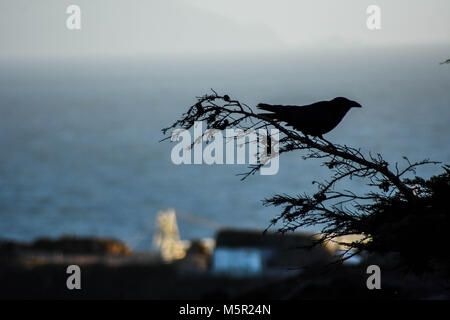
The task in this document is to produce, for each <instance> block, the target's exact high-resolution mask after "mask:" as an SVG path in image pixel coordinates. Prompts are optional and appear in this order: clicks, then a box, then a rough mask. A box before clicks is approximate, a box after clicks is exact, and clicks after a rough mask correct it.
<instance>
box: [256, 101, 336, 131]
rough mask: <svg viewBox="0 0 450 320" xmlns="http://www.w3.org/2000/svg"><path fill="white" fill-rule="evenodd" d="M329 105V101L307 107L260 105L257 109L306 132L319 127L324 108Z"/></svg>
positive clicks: (265, 114)
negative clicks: (318, 122) (318, 123)
mask: <svg viewBox="0 0 450 320" xmlns="http://www.w3.org/2000/svg"><path fill="white" fill-rule="evenodd" d="M328 104H329V102H328V101H320V102H316V103H313V104H309V105H305V106H284V105H270V104H265V103H260V104H258V105H257V108H258V109H261V110H265V111H270V112H272V113H264V114H262V115H264V116H267V117H270V118H271V119H274V120H279V121H284V122H286V123H287V124H289V125H290V126H292V127H294V128H295V129H297V130H300V131H304V130H305V129H306V130H307V131H309V129H311V128H312V127H315V126H316V125H317V121H318V119H320V117H321V116H323V115H322V113H323V108H324V107H327V106H328Z"/></svg>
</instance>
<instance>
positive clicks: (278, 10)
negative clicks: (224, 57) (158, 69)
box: [0, 0, 450, 57]
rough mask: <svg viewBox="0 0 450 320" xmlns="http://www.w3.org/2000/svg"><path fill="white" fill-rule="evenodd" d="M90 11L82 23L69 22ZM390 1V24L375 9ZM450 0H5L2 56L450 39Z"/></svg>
mask: <svg viewBox="0 0 450 320" xmlns="http://www.w3.org/2000/svg"><path fill="white" fill-rule="evenodd" d="M70 4H77V5H79V6H80V8H81V13H82V17H81V24H82V29H81V30H77V31H70V30H68V29H67V28H66V19H67V17H68V15H67V14H66V8H67V6H68V5H70ZM371 4H376V5H378V6H379V7H380V8H381V27H382V28H381V30H376V31H370V30H368V29H367V27H366V19H367V17H368V15H367V13H366V9H367V7H368V6H369V5H371ZM449 12H450V1H449V0H430V1H423V0H377V1H366V0H342V1H336V0H316V1H301V0H277V1H275V0H247V1H245V0H165V1H164V0H159V1H156V0H70V1H66V0H33V1H31V0H1V2H0V50H1V51H0V55H1V56H20V57H21V56H25V57H26V56H56V57H58V56H97V57H104V56H123V55H125V56H128V55H133V56H147V57H148V56H160V55H184V54H186V55H197V54H205V53H206V54H208V53H225V54H236V53H248V52H250V53H261V52H284V51H295V50H299V49H300V48H320V47H337V48H341V49H346V48H352V47H355V46H371V45H375V46H382V45H424V46H425V45H433V44H450V19H449Z"/></svg>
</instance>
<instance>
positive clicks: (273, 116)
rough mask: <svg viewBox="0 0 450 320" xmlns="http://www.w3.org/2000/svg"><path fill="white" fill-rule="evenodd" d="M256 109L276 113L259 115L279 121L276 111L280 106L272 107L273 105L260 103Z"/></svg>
mask: <svg viewBox="0 0 450 320" xmlns="http://www.w3.org/2000/svg"><path fill="white" fill-rule="evenodd" d="M256 107H257V108H258V109H261V110H266V111H271V112H274V113H258V115H260V116H264V117H267V118H270V119H274V120H276V119H277V114H276V113H275V111H276V109H277V107H278V106H276V105H272V104H266V103H260V104H258V105H257V106H256Z"/></svg>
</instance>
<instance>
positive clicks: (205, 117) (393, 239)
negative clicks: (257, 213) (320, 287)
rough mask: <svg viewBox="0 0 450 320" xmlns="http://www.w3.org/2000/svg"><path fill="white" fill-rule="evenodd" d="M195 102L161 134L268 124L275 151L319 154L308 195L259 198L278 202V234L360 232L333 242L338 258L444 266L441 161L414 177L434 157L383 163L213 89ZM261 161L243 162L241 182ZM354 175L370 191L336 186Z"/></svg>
mask: <svg viewBox="0 0 450 320" xmlns="http://www.w3.org/2000/svg"><path fill="white" fill-rule="evenodd" d="M197 99H198V100H197V102H196V103H195V104H194V105H192V106H191V107H190V108H189V109H188V110H187V112H186V113H185V114H183V116H182V118H181V119H179V120H178V121H176V122H175V123H173V124H172V125H171V126H169V127H167V128H165V129H163V130H162V131H163V133H164V134H171V133H172V131H173V130H175V129H178V128H183V129H191V128H192V127H193V125H194V122H195V121H205V122H206V123H207V125H208V128H214V129H221V130H223V129H226V128H239V129H242V130H249V129H268V128H270V127H274V128H277V129H278V130H279V131H280V138H279V141H277V143H278V146H279V154H283V153H286V152H292V151H300V152H302V156H303V159H320V160H322V163H323V165H324V166H326V167H328V168H329V170H330V171H331V177H330V178H329V179H328V180H326V181H321V182H318V181H314V182H313V183H314V184H316V185H317V187H318V189H317V191H316V192H315V193H313V194H306V193H304V194H299V195H296V196H290V195H286V194H282V195H281V194H277V195H275V196H273V197H272V198H269V199H265V200H264V202H263V203H264V205H267V206H269V205H272V206H276V207H281V213H280V214H279V215H278V216H277V217H275V218H274V219H273V220H272V221H271V224H270V226H269V228H270V227H273V226H275V227H276V226H278V227H277V229H278V231H279V232H282V233H284V232H289V231H294V230H296V229H298V228H304V227H309V226H321V229H322V230H321V233H320V238H319V239H318V240H317V244H321V243H322V244H323V243H325V242H328V241H335V242H336V241H339V240H337V239H342V238H343V237H342V236H348V235H355V234H357V235H360V236H361V237H360V238H358V240H354V241H339V244H341V245H344V246H346V247H347V248H348V252H349V253H350V254H346V255H345V256H344V255H342V256H341V257H340V261H343V260H345V259H348V258H350V257H351V256H353V255H355V254H358V253H360V252H361V251H365V252H373V253H381V254H383V253H388V252H395V253H397V254H398V255H399V256H400V258H401V261H402V262H403V263H404V264H403V265H407V266H410V267H411V268H413V269H416V270H420V271H423V270H425V269H426V268H434V267H436V266H442V265H443V264H445V265H450V264H449V263H448V262H449V253H448V252H449V250H447V249H446V247H445V246H446V242H447V233H448V230H450V206H449V204H448V201H447V200H448V199H449V196H450V170H449V169H450V168H449V167H447V166H445V167H444V168H445V173H443V174H442V175H440V176H436V177H432V178H430V179H428V180H426V179H422V178H419V177H415V169H416V168H417V167H419V166H422V165H426V164H437V163H438V162H434V161H430V160H423V161H420V162H414V163H411V162H409V160H408V159H407V158H406V157H405V158H404V164H403V166H402V167H400V164H399V163H394V164H393V165H390V164H389V163H388V162H387V161H386V160H384V159H383V157H382V156H381V155H380V154H375V155H374V154H371V153H370V152H369V153H364V152H363V151H362V150H361V149H360V148H355V147H350V146H347V145H339V144H332V143H330V142H329V141H327V140H325V139H323V138H321V137H315V136H308V135H305V134H303V133H301V132H298V131H295V130H293V129H289V128H288V127H287V126H285V125H282V124H281V123H280V122H278V121H276V120H275V119H273V118H272V117H267V116H266V115H264V114H259V113H255V112H254V111H253V109H252V108H251V107H249V106H248V105H246V104H244V103H241V102H239V101H238V100H233V99H231V98H230V97H229V96H228V95H219V94H217V93H216V92H215V91H214V90H213V93H212V94H209V95H204V96H202V97H198V98H197ZM169 138H170V137H167V138H166V139H169ZM164 140H165V139H164ZM197 142H198V141H197ZM194 143H195V142H194ZM263 165H264V163H258V164H257V165H252V166H250V167H249V170H248V172H246V173H245V174H243V179H245V178H247V177H248V176H249V175H252V174H254V173H255V172H257V171H258V170H259V169H260V168H261V167H262V166H263ZM353 178H360V179H363V180H364V181H365V182H366V184H367V186H368V189H369V190H370V191H366V192H364V193H362V192H361V191H360V190H340V189H339V188H338V186H337V184H338V183H339V182H341V181H343V180H345V179H353ZM444 244H445V245H444Z"/></svg>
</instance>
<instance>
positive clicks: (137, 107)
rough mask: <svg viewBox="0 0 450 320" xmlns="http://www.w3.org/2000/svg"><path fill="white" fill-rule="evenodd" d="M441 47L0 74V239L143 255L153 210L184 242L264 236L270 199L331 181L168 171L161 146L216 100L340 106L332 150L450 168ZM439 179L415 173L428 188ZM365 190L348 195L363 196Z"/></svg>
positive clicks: (116, 62)
mask: <svg viewBox="0 0 450 320" xmlns="http://www.w3.org/2000/svg"><path fill="white" fill-rule="evenodd" d="M448 52H449V48H448V47H435V48H426V49H424V48H412V47H408V48H406V47H405V48H395V49H392V48H391V49H389V48H378V49H371V50H369V49H359V50H354V51H349V50H347V51H345V52H344V51H333V52H313V51H307V50H305V51H302V52H297V53H292V54H284V55H282V54H280V55H265V56H253V57H251V56H243V57H225V56H224V57H214V58H208V57H202V58H197V59H194V58H183V57H178V58H176V59H174V58H173V59H169V58H167V59H144V58H140V59H131V58H128V59H126V58H123V59H104V60H91V59H58V60H51V59H48V60H2V61H1V62H0V152H1V157H0V237H1V238H7V239H16V240H32V239H35V238H37V237H42V236H48V237H57V236H60V235H95V236H108V237H115V238H118V239H121V240H123V241H125V242H127V243H128V244H129V245H130V246H131V247H133V248H137V249H149V248H151V243H152V236H153V234H154V232H155V227H156V225H155V217H156V214H157V212H158V211H159V210H164V209H167V208H174V209H175V210H176V212H177V219H178V223H179V228H180V234H181V237H182V238H184V239H192V238H197V237H212V236H214V233H215V232H216V231H217V230H218V229H219V228H221V227H244V228H265V227H267V226H268V224H269V221H270V219H271V217H273V216H275V215H276V214H277V212H278V209H276V208H264V207H263V206H262V203H261V200H262V199H264V198H265V197H270V196H271V195H273V194H275V193H288V194H298V193H303V192H310V191H313V190H315V187H314V186H313V185H312V184H311V182H312V181H313V180H321V179H325V178H327V176H328V171H327V170H326V169H325V168H323V167H321V166H320V163H317V161H312V160H308V161H304V160H302V159H301V154H298V153H297V154H290V155H286V156H282V157H281V159H280V170H279V173H278V174H277V175H274V176H261V175H258V174H257V175H254V176H251V177H249V178H248V179H247V180H245V181H240V178H239V177H238V176H236V174H238V173H242V172H245V170H246V166H245V165H232V166H218V165H213V166H207V165H180V166H176V165H174V164H173V163H172V162H171V160H170V151H171V147H172V146H173V145H171V144H170V143H168V142H164V143H160V142H159V140H161V139H162V138H163V137H164V136H163V135H162V133H161V128H163V127H165V126H167V125H169V124H171V122H173V121H174V120H176V119H177V117H179V115H180V114H181V113H182V112H184V111H185V110H186V108H187V107H188V106H189V105H191V104H193V103H194V101H195V97H196V96H199V95H202V94H204V93H208V92H209V90H210V88H214V89H215V90H216V91H218V92H220V93H226V94H229V95H230V96H231V97H233V98H237V99H239V100H241V101H242V102H246V103H248V104H249V105H254V104H256V103H258V102H267V103H280V104H308V103H312V102H315V101H318V100H324V99H331V98H334V97H336V96H346V97H348V98H351V99H354V100H356V101H358V102H360V103H361V104H362V105H363V108H362V109H360V110H359V109H358V110H351V111H350V112H349V113H348V114H347V115H346V117H345V118H344V120H343V121H342V123H341V124H340V125H339V126H338V127H337V128H336V129H335V130H334V131H333V132H331V133H329V134H328V135H327V136H326V137H327V138H328V139H329V140H331V141H336V142H339V143H345V144H348V145H352V146H359V147H361V148H362V149H363V150H364V151H369V150H370V151H371V152H373V153H381V154H382V155H384V156H385V158H386V159H388V160H390V161H399V162H400V164H402V156H408V157H409V159H410V160H411V161H415V160H421V159H423V158H431V159H432V160H437V161H442V162H444V163H449V162H450V148H449V136H450V125H449V120H450V66H449V65H439V61H442V60H444V59H445V58H448V57H447V55H448ZM439 171H440V167H439V166H431V167H426V168H423V169H421V170H420V171H419V173H420V174H422V175H425V176H429V175H431V174H435V173H437V172H439ZM359 183H360V182H357V181H355V182H352V185H350V184H349V185H348V186H343V187H356V188H358V187H360V186H358V184H359Z"/></svg>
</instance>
